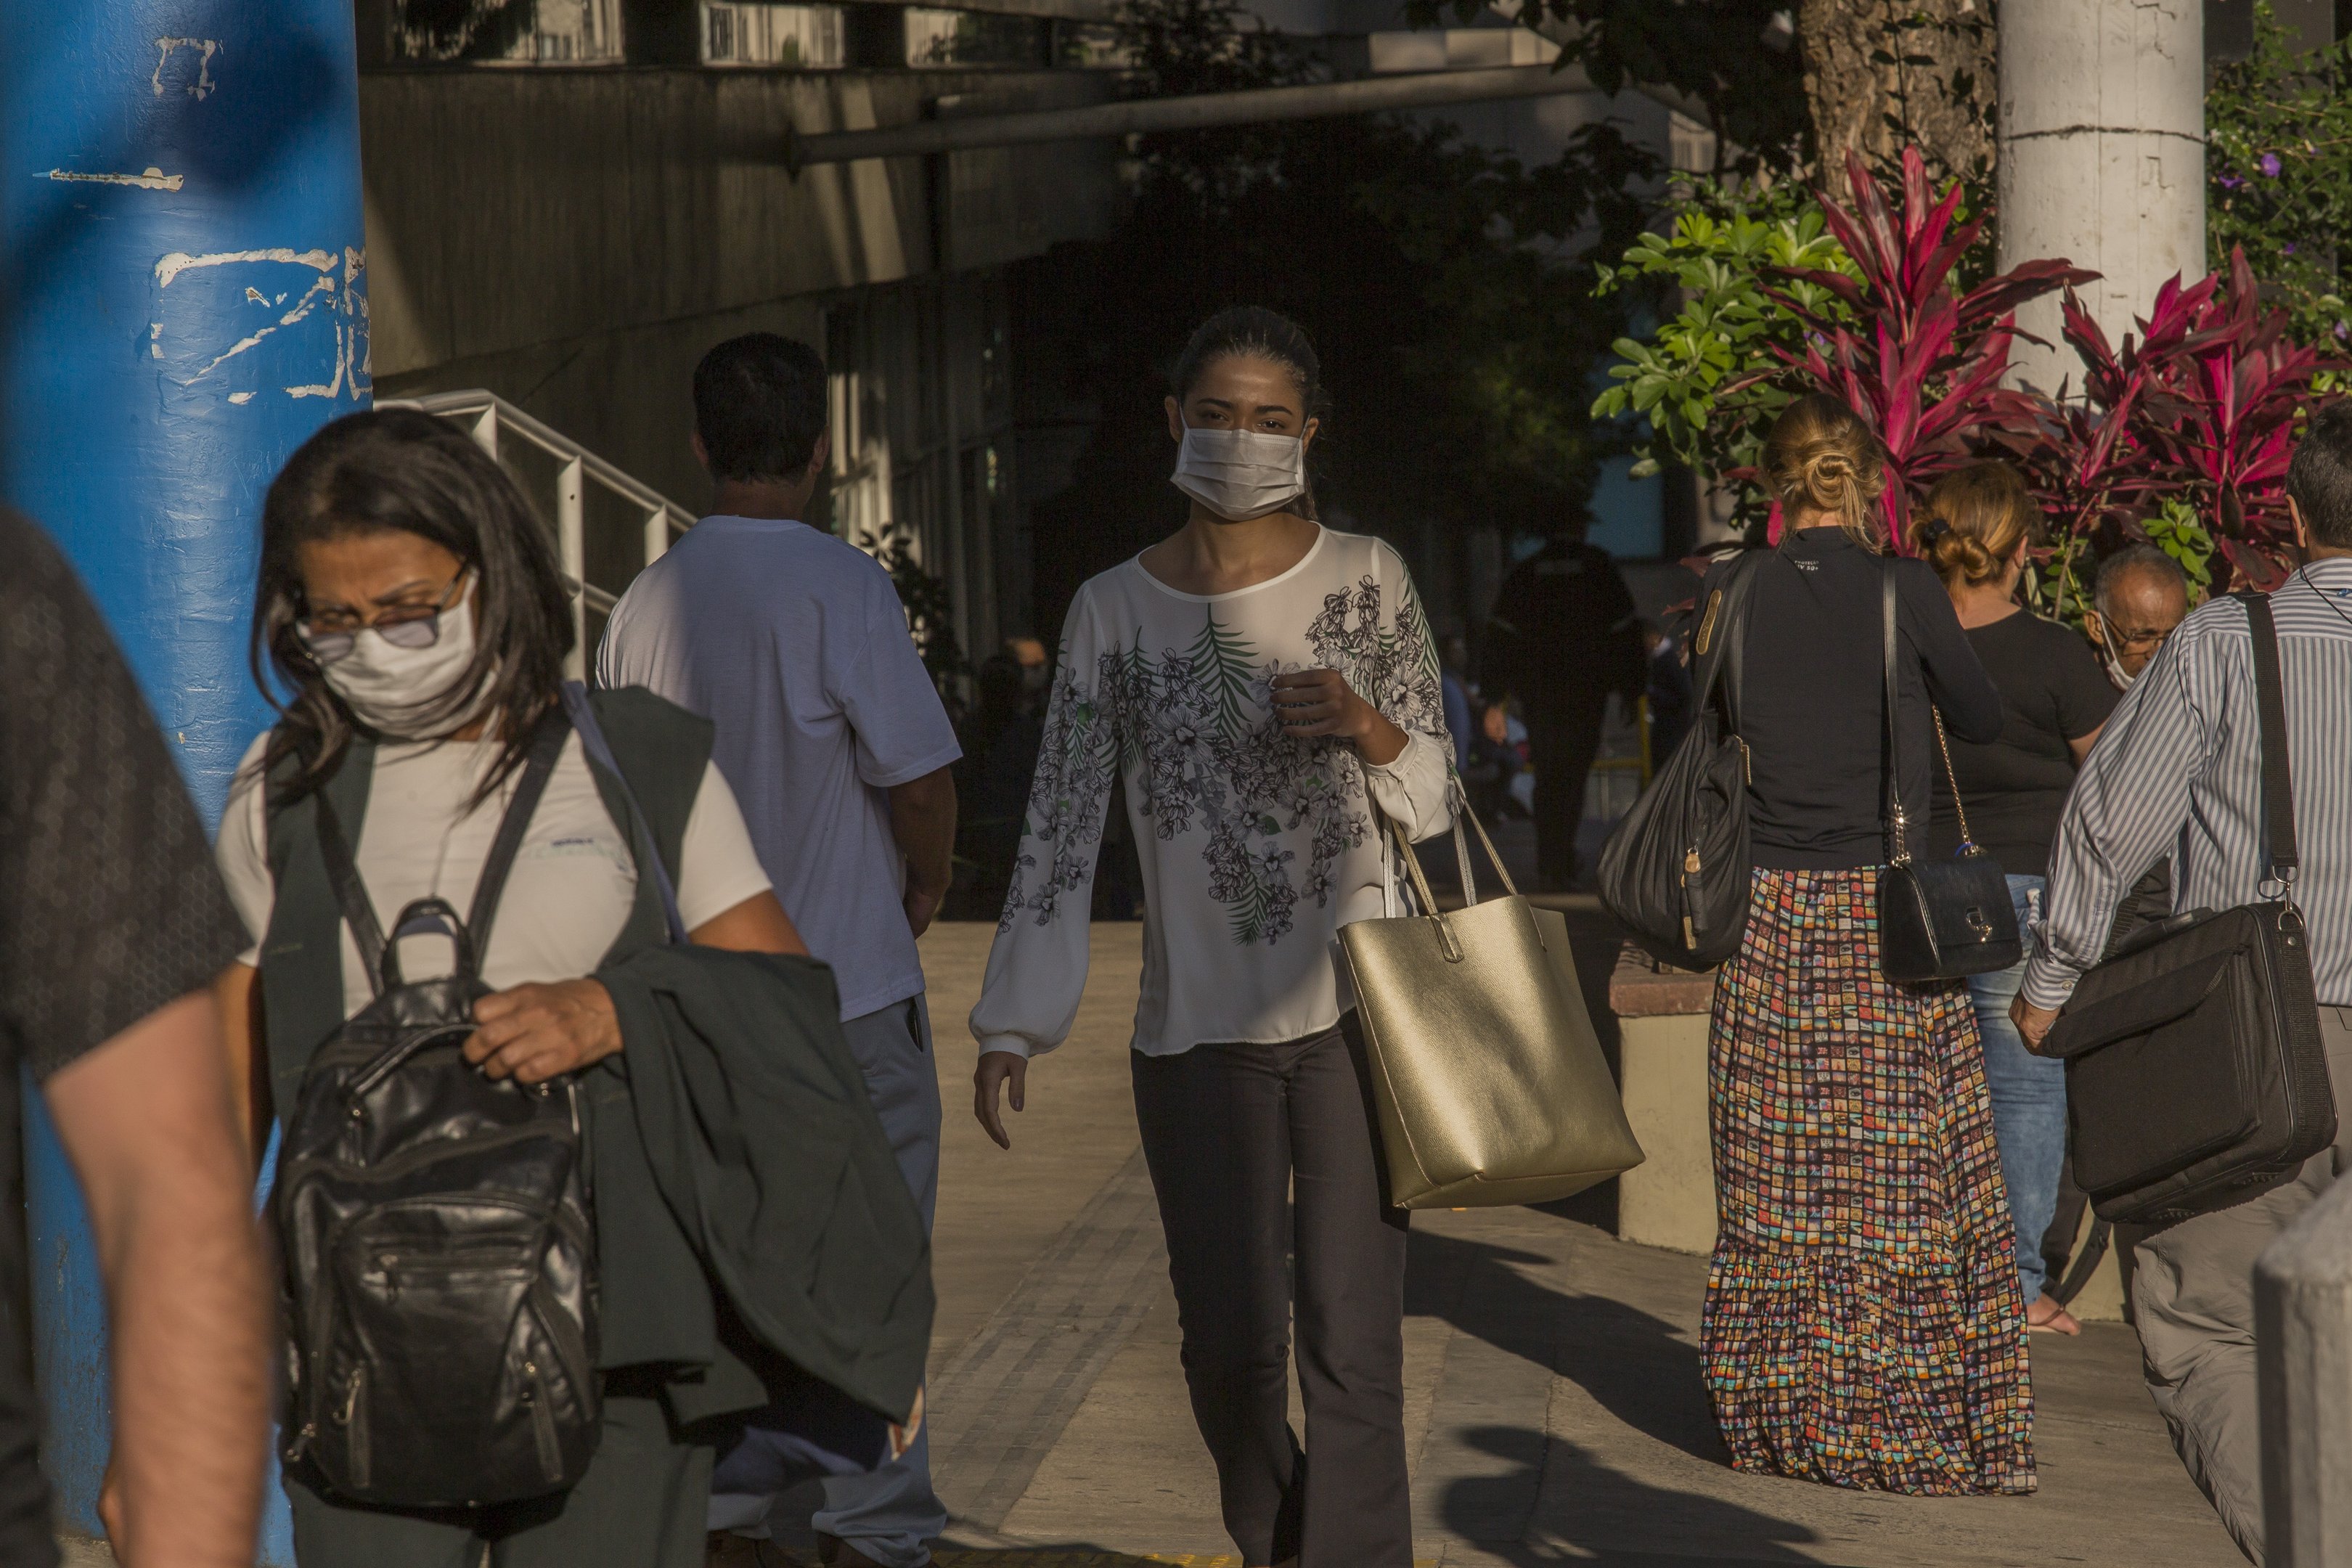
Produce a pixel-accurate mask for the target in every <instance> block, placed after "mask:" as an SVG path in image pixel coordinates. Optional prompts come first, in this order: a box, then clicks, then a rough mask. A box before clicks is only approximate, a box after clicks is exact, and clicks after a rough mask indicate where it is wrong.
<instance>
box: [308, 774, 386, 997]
mask: <svg viewBox="0 0 2352 1568" xmlns="http://www.w3.org/2000/svg"><path fill="white" fill-rule="evenodd" d="M311 798H312V799H313V801H314V802H315V803H316V804H315V805H312V806H311V808H310V809H311V810H312V812H313V813H315V814H316V816H317V817H318V828H319V856H320V858H321V859H322V860H324V861H325V862H326V866H327V885H328V886H329V887H331V888H332V889H334V894H335V902H336V904H337V905H338V906H339V907H340V908H341V910H342V912H343V923H344V924H346V925H348V926H350V927H351V928H352V942H353V944H354V945H356V946H357V947H358V948H359V950H360V967H361V968H362V969H364V970H366V971H367V977H368V989H369V990H370V991H371V992H372V993H373V994H376V995H378V996H381V995H383V955H384V940H383V921H379V920H377V919H376V914H375V905H374V904H373V902H371V901H370V900H369V899H368V895H367V884H366V883H365V882H364V881H362V879H361V878H360V866H359V860H358V858H357V857H355V856H354V855H353V854H352V843H351V839H350V838H349V837H346V836H345V835H344V833H343V823H342V819H341V817H339V816H336V815H335V803H334V802H332V801H331V800H329V799H328V798H327V794H326V791H325V790H323V789H321V790H319V791H317V792H316V793H315V794H314V795H312V797H311Z"/></svg>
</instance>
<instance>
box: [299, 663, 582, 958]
mask: <svg viewBox="0 0 2352 1568" xmlns="http://www.w3.org/2000/svg"><path fill="white" fill-rule="evenodd" d="M570 732H571V726H570V724H569V722H568V721H566V720H565V718H564V715H563V713H562V710H552V711H551V712H549V713H548V714H547V716H546V717H545V718H543V719H541V721H540V722H539V727H538V730H537V731H536V732H535V733H534V734H533V735H532V736H531V742H530V752H528V753H526V755H525V758H524V761H523V765H522V771H521V773H520V775H519V776H518V777H517V779H516V782H515V791H514V794H513V795H510V796H509V797H508V800H507V807H506V814H505V816H502V817H501V818H500V819H499V832H498V837H496V838H494V839H492V840H491V841H490V848H489V853H488V856H487V857H486V858H484V859H483V861H482V871H481V875H480V877H479V878H478V879H476V880H475V883H474V906H473V908H472V910H469V911H468V912H467V916H466V925H465V931H464V932H463V934H462V935H461V936H459V937H458V943H457V951H458V952H459V954H460V955H461V962H463V961H464V960H465V959H466V958H468V957H470V959H471V960H472V961H473V962H474V963H478V962H479V961H480V960H482V959H484V958H487V957H488V955H489V951H490V922H491V921H492V920H493V919H495V918H496V916H497V914H498V910H499V895H500V894H501V893H503V892H504V891H505V890H506V885H507V873H508V872H509V871H511V870H512V869H513V868H514V861H515V855H516V853H517V852H518V851H519V850H520V848H521V847H522V840H523V836H524V835H525V834H526V833H528V832H530V819H531V815H532V813H534V812H536V811H537V810H538V809H539V802H540V797H541V795H545V794H546V793H547V781H548V779H549V777H550V776H551V774H553V773H554V772H555V763H556V759H557V758H558V757H560V756H562V753H563V742H564V738H565V736H566V735H568V734H569V733H570ZM315 798H316V799H317V802H318V805H317V807H316V811H317V814H318V835H319V854H320V858H322V859H323V860H325V862H326V866H327V880H328V883H329V884H330V885H331V887H332V888H333V889H334V892H335V902H336V903H337V904H338V905H339V906H340V907H341V910H342V915H343V921H344V923H345V924H347V925H349V926H350V927H351V928H352V943H353V944H354V945H355V946H357V947H358V949H359V952H360V963H361V965H362V967H363V968H365V969H366V971H367V977H368V989H369V990H370V991H371V992H372V993H373V994H375V995H378V996H381V995H383V991H384V986H385V984H386V982H387V973H386V970H385V960H386V959H387V958H388V957H390V956H391V947H390V943H389V942H386V940H385V938H384V932H383V922H382V921H380V920H378V919H377V918H376V912H375V905H374V903H373V900H370V899H369V898H368V893H367V882H366V879H364V878H362V876H361V875H360V868H359V858H358V857H357V856H355V855H354V854H353V853H352V844H351V839H350V837H349V836H348V835H346V834H345V833H344V832H343V824H342V819H341V817H340V816H337V815H336V813H335V805H334V802H333V801H331V799H329V798H328V796H327V795H326V792H325V791H323V790H321V791H320V792H318V794H317V795H316V797H315ZM424 903H433V904H439V905H440V906H441V908H442V909H444V910H446V909H448V906H447V905H446V904H442V903H441V900H438V899H434V900H418V904H424ZM418 904H412V905H410V906H409V909H407V910H403V911H401V918H402V925H401V928H400V929H399V930H398V931H394V932H393V936H394V939H397V938H399V937H401V936H404V935H407V934H409V930H410V916H411V913H412V911H414V910H415V909H416V908H417V907H418ZM451 913H452V914H454V913H455V911H454V910H452V911H451ZM439 925H440V921H438V920H427V921H424V922H422V924H421V925H420V926H419V929H436V930H437V929H438V928H439ZM453 934H456V933H453ZM467 967H468V968H470V967H472V964H471V963H468V964H467Z"/></svg>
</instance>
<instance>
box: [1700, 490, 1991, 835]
mask: <svg viewBox="0 0 2352 1568" xmlns="http://www.w3.org/2000/svg"><path fill="white" fill-rule="evenodd" d="M1726 570H1727V567H1726V565H1725V564H1724V563H1717V565H1715V566H1714V567H1712V568H1710V569H1709V570H1708V572H1707V574H1706V580H1705V581H1704V582H1703V583H1701V584H1700V585H1699V599H1698V602H1699V604H1700V605H1705V604H1706V601H1707V597H1708V595H1710V594H1712V593H1713V592H1714V591H1715V589H1716V588H1717V587H1719V586H1721V585H1722V582H1723V577H1724V574H1725V571H1726ZM1894 571H1895V584H1896V590H1897V591H1896V595H1895V598H1896V603H1895V635H1896V642H1895V682H1896V686H1897V701H1896V710H1895V711H1896V715H1897V721H1898V724H1897V728H1898V732H1899V733H1900V735H1901V738H1902V750H1903V776H1902V791H1903V799H1904V802H1905V804H1906V808H1907V810H1908V812H1909V814H1910V817H1911V820H1912V822H1913V824H1914V825H1915V826H1914V835H1915V837H1914V839H1913V842H1912V849H1913V851H1914V853H1924V852H1925V851H1926V849H1927V842H1926V840H1927V821H1928V813H1929V811H1930V809H1931V806H1930V799H1931V797H1930V795H1929V794H1928V784H1927V779H1928V773H1929V763H1930V762H1931V761H1932V759H1933V758H1934V756H1935V751H1936V736H1935V731H1934V728H1933V726H1932V724H1931V722H1930V721H1929V718H1928V700H1929V697H1930V695H1931V694H1932V695H1933V698H1934V700H1935V701H1936V703H1937V705H1938V706H1940V707H1941V708H1942V709H1943V710H1944V722H1945V723H1946V725H1947V726H1948V727H1949V729H1950V731H1951V732H1952V733H1953V734H1954V735H1956V736H1960V737H1964V738H1967V739H1970V740H1978V741H1990V740H1992V739H1994V738H1995V737H1997V736H1998V735H1999V734H2000V723H2001V709H2000V691H1999V690H1997V689H1995V688H1994V686H1993V684H1992V681H1991V680H1990V679H1988V678H1987V676H1986V675H1985V672H1984V667H1983V666H1981V665H1979V663H1978V662H1977V656H1976V655H1975V654H1974V653H1973V652H1971V651H1970V650H1969V641H1968V638H1967V637H1966V636H1965V635H1964V634H1963V633H1962V632H1961V630H1960V622H1959V617H1958V616H1957V615H1955V614H1954V613H1953V610H1952V602H1951V600H1950V599H1948V598H1947V597H1945V595H1944V587H1943V584H1941V583H1939V582H1937V580H1936V574H1935V573H1934V572H1932V571H1930V570H1929V569H1928V567H1927V564H1926V563H1924V562H1918V561H1907V560H1898V561H1896V562H1895V563H1894ZM1884 572H1885V563H1884V561H1883V558H1882V557H1880V556H1877V555H1874V554H1872V553H1871V552H1868V551H1866V550H1864V549H1863V548H1862V547H1861V546H1860V545H1858V544H1856V543H1854V542H1853V541H1852V540H1850V539H1848V538H1847V537H1846V536H1845V534H1844V533H1843V531H1840V530H1838V529H1835V528H1809V529H1805V530H1802V531H1798V532H1792V533H1790V534H1789V535H1788V536H1787V537H1786V538H1784V539H1783V540H1782V541H1781V542H1780V547H1779V548H1778V549H1776V550H1773V551H1770V552H1767V553H1765V554H1764V556H1763V558H1762V559H1761V560H1759V561H1758V562H1757V563H1756V564H1755V582H1754V593H1753V595H1752V596H1751V598H1750V601H1749V605H1748V636H1747V639H1746V641H1745V642H1743V643H1742V644H1741V662H1742V665H1743V666H1744V668H1743V672H1742V676H1741V679H1742V683H1743V691H1742V700H1741V707H1742V711H1741V712H1739V713H1738V714H1735V715H1734V722H1735V724H1736V725H1737V727H1738V732H1739V736H1740V739H1742V740H1744V741H1746V742H1748V765H1749V778H1748V821H1749V829H1750V832H1751V834H1752V837H1753V843H1754V850H1755V857H1756V864H1757V865H1758V866H1759V867H1760V868H1764V869H1766V870H1774V871H1850V870H1853V869H1855V868H1859V867H1864V866H1883V865H1885V863H1886V860H1887V856H1888V849H1887V843H1888V841H1887V837H1886V829H1885V823H1886V816H1885V792H1886V717H1885V714H1886V708H1885V701H1884V700H1883V699H1882V696H1881V692H1882V689H1883V687H1884V680H1883V678H1882V675H1881V669H1882V668H1883V660H1882V658H1881V655H1880V642H1879V635H1880V634H1879V584H1880V582H1881V579H1882V575H1883V574H1884Z"/></svg>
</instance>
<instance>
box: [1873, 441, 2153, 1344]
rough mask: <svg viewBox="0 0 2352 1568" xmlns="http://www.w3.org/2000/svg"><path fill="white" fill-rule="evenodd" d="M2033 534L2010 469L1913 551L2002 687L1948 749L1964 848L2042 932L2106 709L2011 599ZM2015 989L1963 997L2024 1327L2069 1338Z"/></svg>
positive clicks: (2069, 653) (2054, 1159) (2051, 634)
mask: <svg viewBox="0 0 2352 1568" xmlns="http://www.w3.org/2000/svg"><path fill="white" fill-rule="evenodd" d="M2042 532H2043V521H2042V509H2041V508H2040V507H2038V506H2036V505H2035V504H2034V501H2033V497H2032V494H2031V493H2030V492H2029V491H2028V490H2027V489H2026V488H2025V481H2024V480H2023V479H2021V478H2020V477H2019V476H2018V472H2017V470H2016V469H2015V468H2011V467H2010V466H2009V465H2008V464H2007V463H2001V462H1982V463H1971V464H1969V466H1968V467H1967V468H1958V469H1956V470H1954V471H1953V472H1951V473H1948V474H1946V475H1945V476H1944V477H1943V478H1942V479H1938V480H1937V481H1936V486H1935V488H1934V489H1931V490H1929V491H1928V492H1927V504H1926V505H1925V506H1923V507H1922V508H1920V510H1919V513H1918V518H1917V521H1916V524H1915V526H1914V527H1913V529H1912V535H1911V537H1912V547H1913V548H1914V549H1916V551H1918V552H1919V554H1920V555H1921V557H1922V558H1924V559H1925V560H1927V562H1928V563H1929V564H1931V565H1933V566H1934V567H1935V569H1936V574H1937V576H1939V577H1941V578H1942V579H1943V580H1944V592H1945V593H1946V594H1948V595H1950V597H1951V601H1952V608H1953V610H1954V611H1955V612H1957V613H1958V616H1959V622H1960V626H1961V628H1962V629H1963V630H1964V631H1965V632H1966V633H1967V634H1968V639H1969V647H1971V648H1973V649H1974V650H1975V652H1976V656H1977V658H1978V661H1979V663H1981V664H1982V665H1983V666H1984V668H1985V672H1986V673H1987V674H1989V675H1990V676H1991V677H1992V682H1993V684H1994V685H1995V686H1996V687H1999V688H2000V694H2001V703H2002V721H2001V731H2000V735H1999V737H1997V738H1996V739H1994V740H1993V741H1991V742H1988V743H1983V744H1979V743H1977V742H1973V741H1966V740H1962V739H1960V738H1959V737H1958V736H1954V737H1952V739H1951V753H1952V773H1953V775H1954V776H1955V777H1956V778H1958V781H1959V786H1960V804H1961V805H1963V806H1964V807H1966V809H1967V812H1968V826H1969V835H1970V837H1973V838H1974V840H1975V842H1976V844H1977V846H1978V847H1979V848H1981V849H1983V850H1984V851H1985V852H1986V853H1988V854H1990V856H1991V857H1992V858H1994V859H1995V860H1998V861H1999V862H2000V868H2001V869H2002V870H2003V871H2005V872H2006V873H2008V876H2009V893H2010V900H2011V903H2012V904H2013V905H2014V906H2015V908H2016V910H2017V929H2018V930H2020V931H2030V930H2032V927H2033V926H2035V925H2037V924H2039V923H2040V922H2041V921H2042V905H2043V900H2045V898H2046V897H2047V895H2048V891H2049V886H2050V884H2049V881H2048V874H2049V869H2050V843H2051V840H2052V839H2053V837H2055V836H2056V834H2057V831H2058V817H2059V814H2060V813H2061V811H2063V809H2064V806H2065V804H2066V792H2067V791H2068V790H2069V789H2071V788H2072V787H2073V786H2074V770H2075V768H2076V767H2078V766H2079V765H2080V764H2081V763H2082V761H2083V759H2084V757H2086V756H2088V755H2089V754H2090V751H2091V746H2092V743H2093V742H2095V741H2096V740H2097V739H2098V737H2099V729H2100V726H2102V725H2104V724H2105V722H2106V721H2107V715H2108V714H2109V713H2110V712H2112V711H2113V710H2114V709H2115V706H2116V690H2115V688H2114V687H2113V686H2112V685H2110V684H2109V683H2108V681H2107V679H2106V677H2105V675H2104V674H2102V673H2101V672H2100V669H2099V661H2098V659H2097V658H2095V657H2094V655H2093V654H2092V652H2091V649H2090V646H2089V645H2088V644H2087V643H2085V642H2084V640H2083V639H2082V638H2081V637H2076V636H2075V635H2074V633H2073V632H2071V631H2069V630H2067V629H2066V628H2065V627H2063V626H2058V625H2057V624H2055V623H2054V622H2051V621H2045V620H2043V619H2042V618H2041V617H2040V616H2036V615H2034V614H2033V613H2032V612H2031V611H2029V610H2027V609H2025V608H2024V607H2023V606H2022V605H2020V604H2019V602H2018V592H2017V590H2018V584H2020V583H2021V581H2022V580H2023V578H2024V575H2025V563H2026V556H2027V553H2028V552H2030V551H2031V550H2032V547H2033V546H2034V545H2036V544H2038V543H2039V542H2041V540H2042ZM1935 788H1936V816H1935V822H1934V825H1933V828H1932V831H1931V834H1930V837H1929V842H1930V844H1931V846H1932V847H1933V848H1934V850H1935V852H1936V853H1937V854H1939V855H1948V854H1951V853H1953V852H1954V851H1955V850H1957V849H1958V847H1959V843H1960V837H1961V833H1960V822H1959V817H1958V814H1957V813H1956V812H1955V811H1954V809H1953V805H1952V795H1951V791H1950V789H1949V787H1948V785H1947V784H1946V782H1945V779H1944V776H1943V774H1942V773H1941V772H1940V771H1939V772H1938V773H1937V774H1936V779H1935ZM2024 978H2025V964H2024V963H2023V962H2022V961H2021V962H2020V963H2017V964H2016V966H2015V967H2013V968H2010V969H2004V970H2000V971H1998V972H1996V973H1991V974H1976V975H1971V976H1969V980H1968V982H1967V984H1968V988H1969V1002H1970V1004H1971V1005H1973V1006H1974V1007H1975V1009H1976V1015H1977V1028H1978V1030H1979V1033H1980V1034H1981V1035H1982V1036H1983V1038H1984V1066H1985V1078H1986V1080H1987V1082H1988V1084H1989V1085H1990V1089H1991V1090H1992V1121H1993V1135H1994V1139H1995V1141H1996V1143H1997V1145H1998V1147H1999V1149H2000V1173H2001V1179H2002V1182H2003V1184H2004V1185H2006V1186H2007V1187H2008V1189H2009V1203H2010V1208H2011V1212H2012V1213H2013V1214H2014V1215H2016V1220H2017V1269H2018V1282H2019V1284H2020V1285H2021V1287H2022V1289H2023V1293H2024V1297H2025V1301H2026V1321H2027V1323H2028V1324H2029V1326H2031V1327H2032V1328H2033V1329H2035V1330H2038V1331H2048V1332H2053V1333H2061V1334H2076V1333H2080V1332H2081V1331H2082V1325H2081V1324H2079V1323H2077V1322H2076V1321H2074V1315H2073V1314H2072V1313H2070V1312H2068V1311H2067V1310H2066V1309H2065V1306H2064V1304H2063V1303H2062V1302H2060V1301H2058V1300H2055V1299H2054V1298H2053V1297H2051V1296H2050V1295H2048V1294H2046V1293H2045V1292H2044V1290H2043V1289H2042V1287H2043V1285H2044V1284H2045V1283H2046V1280H2047V1276H2048V1268H2047V1265H2046V1264H2045V1262H2044V1261H2043V1258H2042V1232H2044V1231H2045V1230H2047V1229H2049V1227H2050V1222H2051V1218H2052V1216H2053V1215H2054V1214H2055V1213H2056V1212H2057V1207H2058V1176H2059V1169H2060V1167H2061V1166H2062V1165H2063V1163H2065V1158H2066V1066H2065V1064H2064V1063H2063V1062H2060V1061H2055V1060H2053V1059H2051V1058H2045V1057H2038V1056H2035V1055H2034V1054H2033V1053H2032V1052H2031V1051H2029V1050H2027V1049H2026V1048H2025V1041H2024V1040H2023V1039H2022V1038H2021V1037H2020V1036H2019V1034H2018V1032H2017V1026H2016V1025H2014V1024H2012V1023H2011V1022H2010V1017H2009V1005H2010V1002H2011V998H2013V997H2014V996H2016V994H2017V988H2018V986H2019V985H2020V984H2021V983H2022V982H2023V980H2024Z"/></svg>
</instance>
